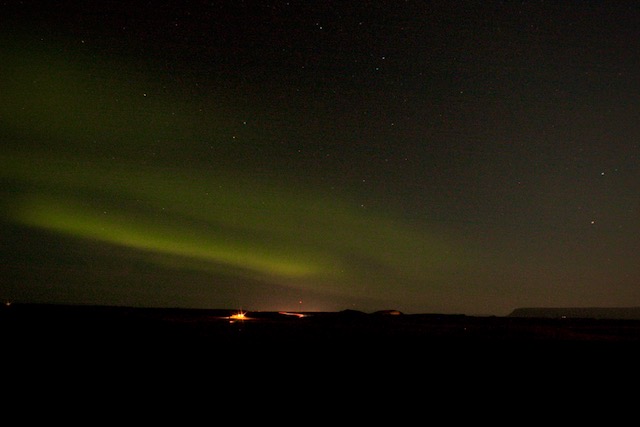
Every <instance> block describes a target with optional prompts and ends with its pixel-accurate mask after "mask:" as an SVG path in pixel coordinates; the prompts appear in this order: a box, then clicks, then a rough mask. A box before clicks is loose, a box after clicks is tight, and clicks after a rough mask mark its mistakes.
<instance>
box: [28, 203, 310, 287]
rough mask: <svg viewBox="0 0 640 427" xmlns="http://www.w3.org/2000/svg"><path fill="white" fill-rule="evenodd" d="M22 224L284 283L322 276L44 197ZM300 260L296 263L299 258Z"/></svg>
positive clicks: (193, 233)
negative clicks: (218, 265) (206, 262)
mask: <svg viewBox="0 0 640 427" xmlns="http://www.w3.org/2000/svg"><path fill="white" fill-rule="evenodd" d="M19 217H20V219H21V221H23V222H24V223H25V224H27V225H31V226H37V227H42V228H46V229H50V230H55V231H59V232H63V233H68V234H71V235H73V236H78V237H83V238H88V239H95V240H100V241H104V242H108V243H115V244H119V245H123V246H127V247H131V248H136V249H142V250H146V251H152V252H161V253H166V254H172V255H179V256H184V257H190V258H196V259H203V260H209V261H212V262H215V263H221V264H225V265H230V266H233V267H237V268H239V269H248V270H254V271H257V272H260V273H263V274H265V275H275V276H282V277H284V278H296V277H305V276H309V275H316V274H319V273H322V267H321V266H319V265H312V264H311V263H310V262H305V261H303V260H300V259H298V260H295V259H292V260H291V261H287V260H286V255H284V254H282V255H280V256H278V254H268V253H261V252H260V251H259V250H255V249H254V250H251V249H248V248H246V247H242V245H241V244H239V243H235V244H233V243H227V244H224V243H223V242H220V241H219V240H216V238H215V237H216V236H215V232H211V235H209V234H205V231H204V230H194V229H187V228H184V227H180V226H179V225H176V224H174V225H171V226H169V225H164V226H163V225H159V224H153V223H149V222H140V221H138V222H136V221H135V220H132V219H131V218H130V217H129V216H128V215H127V214H121V213H113V212H112V213H107V212H103V213H99V212H95V211H92V210H90V209H87V208H86V207H83V206H77V205H76V206H74V205H73V204H72V203H71V202H70V201H68V200H67V201H65V202H59V201H56V200H52V199H50V198H46V197H39V198H32V199H31V200H25V201H24V202H23V203H22V204H21V214H20V215H19ZM299 258H300V257H299Z"/></svg>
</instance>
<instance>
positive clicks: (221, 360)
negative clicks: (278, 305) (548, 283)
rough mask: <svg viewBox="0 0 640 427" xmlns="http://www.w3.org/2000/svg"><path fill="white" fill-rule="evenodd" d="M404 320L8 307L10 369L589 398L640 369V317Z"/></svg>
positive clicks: (102, 378)
mask: <svg viewBox="0 0 640 427" xmlns="http://www.w3.org/2000/svg"><path fill="white" fill-rule="evenodd" d="M394 313H395V312H393V311H390V312H378V313H362V312H358V311H351V310H345V311H340V312H314V313H298V314H304V315H303V316H298V315H296V314H295V313H279V312H251V311H249V312H247V313H246V318H245V319H244V320H238V319H233V318H232V317H231V316H232V315H233V314H236V312H235V311H234V310H198V309H164V308H130V307H103V306H63V305H38V304H15V303H14V304H11V305H4V306H2V307H0V336H1V338H2V347H1V352H0V355H1V356H2V360H1V361H2V363H3V365H2V367H3V369H4V372H5V374H7V375H9V376H11V375H16V374H18V375H32V376H34V375H33V374H34V372H35V373H36V375H35V376H36V378H37V383H38V384H42V383H43V381H42V379H43V378H51V377H52V376H53V378H54V379H53V380H51V379H49V380H47V381H46V383H48V384H52V385H58V384H60V383H61V382H62V383H64V382H67V381H68V380H67V379H66V378H68V377H69V376H74V377H75V378H76V380H78V378H79V381H82V382H84V383H86V384H90V385H91V386H93V387H95V386H96V384H98V385H100V384H103V383H105V384H107V383H110V384H112V385H113V383H114V382H115V383H118V384H119V383H120V382H123V383H126V384H129V383H131V382H132V381H134V382H135V383H137V384H146V385H147V386H148V385H149V384H158V382H160V385H158V387H159V388H158V390H164V388H163V387H166V384H164V383H163V381H168V380H169V378H173V381H175V380H176V379H178V380H179V381H186V382H189V384H192V383H193V382H196V383H198V384H201V385H202V386H203V387H209V386H210V385H211V384H213V383H215V384H216V387H221V386H223V387H224V389H229V390H232V389H233V388H234V387H235V386H234V385H233V383H234V382H236V381H237V382H241V383H243V384H246V383H249V384H253V385H252V386H251V387H253V389H254V391H255V388H256V387H258V386H256V385H255V383H256V381H257V379H261V380H262V382H263V383H264V382H268V383H270V384H273V383H278V384H280V386H281V387H282V388H284V389H286V390H287V393H289V392H291V393H293V394H294V395H295V394H296V393H298V391H296V390H297V384H298V383H300V384H305V383H310V382H311V383H317V384H319V383H323V384H325V385H327V386H328V387H331V388H333V387H336V388H342V387H345V386H346V387H354V386H356V387H360V390H361V391H365V392H366V391H367V390H368V388H369V385H370V384H371V383H372V382H374V383H375V384H377V385H376V387H379V386H380V384H385V387H392V388H393V387H398V386H399V384H409V385H411V384H419V385H420V387H432V386H435V384H436V383H437V384H439V385H438V387H447V388H451V387H453V388H456V387H485V386H487V384H494V385H495V386H499V387H502V391H503V393H506V394H507V395H510V392H509V391H508V390H509V389H510V387H514V388H515V389H516V390H518V391H517V392H516V393H521V392H523V390H524V389H527V390H533V389H531V387H532V386H531V384H537V386H539V387H550V386H551V385H552V384H553V387H555V388H556V389H557V390H566V387H567V386H569V385H573V388H574V390H576V389H578V390H585V391H588V390H591V387H592V385H589V384H592V383H593V381H595V380H594V378H600V379H599V381H611V382H612V383H616V384H617V383H618V382H620V381H623V382H629V381H630V380H631V378H632V377H633V376H634V375H637V374H636V373H637V372H639V370H638V368H637V366H638V361H639V360H640V351H639V350H640V320H634V319H589V318H538V317H511V316H507V317H492V316H489V317H474V316H465V315H442V314H402V313H395V314H394ZM143 379H144V380H143ZM575 381H579V382H578V383H576V382H575ZM258 383H259V381H258ZM583 383H584V384H586V387H587V388H585V389H582V386H576V385H575V384H583ZM20 384H21V385H24V384H30V383H29V382H25V381H22V382H20ZM86 384H85V385H86ZM116 386H117V387H119V388H121V386H120V385H116ZM189 387H191V385H189ZM240 387H244V385H242V386H240ZM290 387H291V388H290ZM412 387H413V386H412ZM153 388H155V386H153ZM147 389H148V387H147ZM199 389H200V388H198V390H199ZM173 390H174V392H175V389H173ZM289 390H291V391H289ZM412 390H413V389H412ZM535 390H537V389H535ZM475 393H480V395H482V394H483V392H482V391H478V390H476V391H475ZM536 393H537V391H536Z"/></svg>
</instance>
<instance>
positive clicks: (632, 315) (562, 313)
mask: <svg viewBox="0 0 640 427" xmlns="http://www.w3.org/2000/svg"><path fill="white" fill-rule="evenodd" d="M508 317H535V318H545V319H568V318H571V319H636V320H640V307H521V308H516V309H515V310H513V311H512V312H511V313H510V314H509V315H508Z"/></svg>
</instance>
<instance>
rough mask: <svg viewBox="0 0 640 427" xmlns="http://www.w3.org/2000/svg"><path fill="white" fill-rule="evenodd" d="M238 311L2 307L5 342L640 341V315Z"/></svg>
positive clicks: (221, 345)
mask: <svg viewBox="0 0 640 427" xmlns="http://www.w3.org/2000/svg"><path fill="white" fill-rule="evenodd" d="M237 313H238V312H237V311H235V310H226V309H220V310H215V309H213V310H209V309H180V308H133V307H109V306H82V305H76V306H73V305H70V306H67V305H46V304H15V303H14V304H11V305H3V306H2V307H0V328H1V330H0V332H2V335H3V336H4V337H5V340H6V341H13V342H30V343H34V344H36V343H53V344H55V343H58V344H60V345H61V344H62V343H66V344H69V343H82V342H84V343H108V344H109V345H114V346H117V345H127V346H131V345H134V346H138V347H142V346H145V345H161V344H163V343H164V344H167V345H169V344H191V345H200V346H202V347H203V348H204V347H208V348H212V349H216V348H217V349H225V348H228V346H233V345H236V346H247V347H250V346H262V345H269V346H272V347H275V346H276V345H280V346H285V347H291V348H293V347H295V346H309V345H315V346H318V347H325V346H329V347H330V346H336V347H338V348H344V349H347V348H349V347H355V346H361V345H362V346H367V345H370V346H376V347H390V346H391V347H393V346H396V345H398V346H403V345H404V346H407V345H411V346H415V347H425V346H434V347H435V346H443V345H465V344H468V345H483V346H485V347H490V346H492V345H501V344H504V345H518V344H529V345H540V346H544V345H554V344H555V345H569V344H573V345H576V346H583V347H589V346H593V347H603V348H615V347H616V346H628V347H626V348H630V346H635V345H638V346H640V319H602V318H598V319H595V318H542V317H518V316H515V317H514V316H506V317H496V316H486V317H477V316H466V315H448V314H403V313H400V312H397V311H381V312H375V313H363V312H359V311H353V310H344V311H340V312H305V313H286V312H252V311H248V312H245V318H244V319H236V318H234V317H233V315H235V314H237Z"/></svg>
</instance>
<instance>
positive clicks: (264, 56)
mask: <svg viewBox="0 0 640 427" xmlns="http://www.w3.org/2000/svg"><path fill="white" fill-rule="evenodd" d="M0 138H1V143H2V150H1V151H0V257H1V258H0V259H1V261H2V264H1V266H0V268H1V270H0V298H2V299H4V300H6V301H17V302H47V303H48V302H51V303H70V304H100V305H103V304H104V305H122V306H142V307H193V308H241V309H246V310H302V311H333V310H343V309H355V310H362V311H366V312H371V311H375V310H385V309H396V310H400V311H402V312H405V313H463V314H468V315H498V316H502V315H507V314H509V313H510V312H511V311H512V310H513V309H515V308H517V307H534V306H535V307H539V306H545V307H569V306H570V307H578V306H580V307H583V306H584V307H593V306H606V307H609V306H625V307H627V306H639V305H640V262H639V258H638V256H639V254H640V4H638V2H635V1H628V2H627V1H615V2H613V1H602V2H589V1H557V2H555V1H517V2H516V1H500V2H498V1H438V2H426V1H399V0H398V1H361V2H358V1H349V2H346V1H344V2H342V1H341V2H338V1H240V0H238V1H211V2H205V1H150V2H146V1H145V2H142V1H132V2H129V1H127V2H111V1H104V2H100V1H62V2H50V1H28V0H27V1H22V2H17V1H8V2H3V3H2V4H1V5H0Z"/></svg>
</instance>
